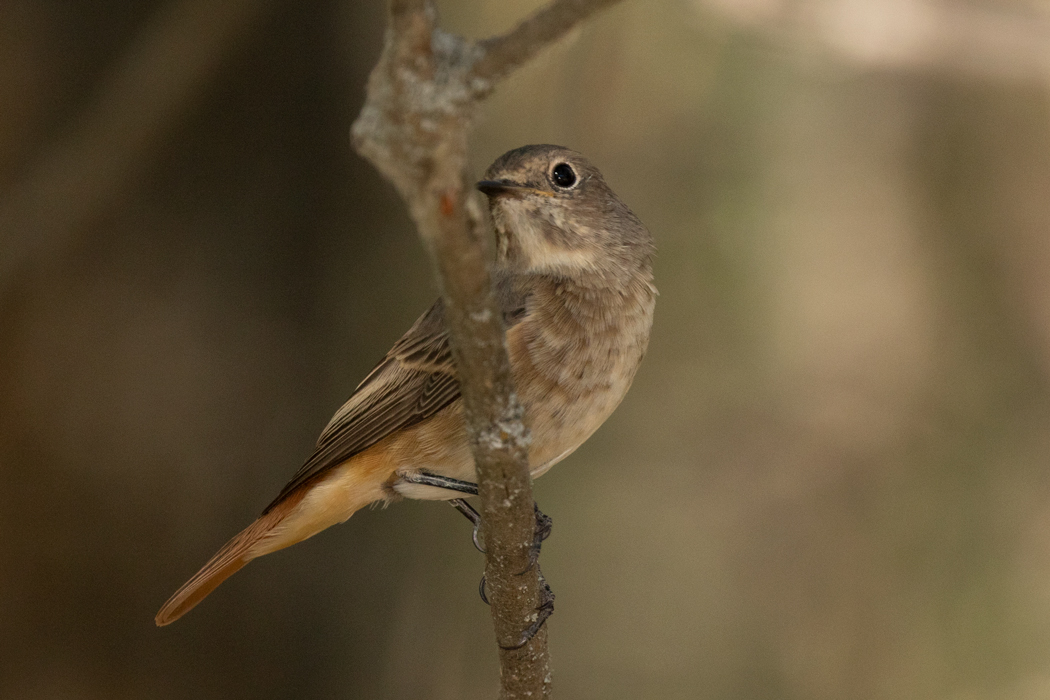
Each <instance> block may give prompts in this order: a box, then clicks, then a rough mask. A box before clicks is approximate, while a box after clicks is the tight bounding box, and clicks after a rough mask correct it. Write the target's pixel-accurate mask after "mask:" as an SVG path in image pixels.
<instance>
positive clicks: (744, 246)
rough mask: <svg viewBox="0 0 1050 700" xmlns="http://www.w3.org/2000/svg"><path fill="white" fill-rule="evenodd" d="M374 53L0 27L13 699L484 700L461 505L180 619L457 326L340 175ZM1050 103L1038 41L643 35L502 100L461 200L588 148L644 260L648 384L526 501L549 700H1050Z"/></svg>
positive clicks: (1043, 41) (162, 16)
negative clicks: (423, 331) (650, 313)
mask: <svg viewBox="0 0 1050 700" xmlns="http://www.w3.org/2000/svg"><path fill="white" fill-rule="evenodd" d="M438 4H439V8H440V10H441V14H442V17H443V21H444V24H445V27H446V28H448V29H450V30H452V31H456V32H460V33H463V34H466V35H469V36H475V37H483V36H488V35H491V34H493V33H497V32H501V31H505V30H506V29H508V28H509V27H510V26H512V25H513V23H514V22H516V21H517V20H518V19H519V18H521V17H522V16H524V15H525V13H527V12H529V11H531V10H532V9H534V8H536V7H537V6H538V5H539V3H538V2H536V1H534V0H530V1H525V0H520V1H519V0H515V1H509V0H503V1H501V2H484V1H482V0H444V1H442V2H439V3H438ZM383 31H384V7H383V5H382V4H381V3H380V2H379V1H378V0H376V1H372V2H350V1H349V0H302V1H300V2H286V1H283V0H225V1H224V2H215V1H214V0H163V1H161V0H150V1H148V2H139V3H127V2H113V1H111V0H98V1H96V2H92V3H77V2H57V1H53V0H47V1H44V2H41V1H39V0H4V2H2V3H0V532H2V535H0V601H2V602H0V631H2V632H0V697H3V698H12V699H18V700H36V699H41V700H43V699H51V698H78V699H80V698H106V699H113V698H160V699H163V698H293V697H294V698H334V697H342V698H438V699H453V698H491V697H494V696H495V692H496V687H497V672H498V669H497V665H496V654H495V649H494V647H493V634H492V628H491V620H490V618H489V611H488V609H487V608H486V607H485V606H484V605H483V604H482V603H481V602H480V601H479V600H478V596H477V593H476V586H477V582H478V578H479V577H480V575H481V572H482V567H483V561H482V556H481V555H480V554H478V553H477V552H475V551H474V548H473V547H472V546H471V544H470V528H469V525H468V524H467V523H466V522H465V521H464V520H463V519H462V518H461V517H460V516H458V515H457V514H456V513H455V512H453V511H452V509H451V508H449V507H448V506H447V505H444V504H442V503H420V502H402V503H398V504H395V505H393V506H391V507H390V508H388V509H385V510H369V511H365V512H361V513H359V514H357V515H355V516H354V517H353V518H352V519H351V520H350V521H349V522H348V523H347V524H346V525H343V526H340V527H337V528H333V529H331V530H329V531H326V532H324V533H323V534H321V535H319V536H317V537H315V538H313V539H311V540H309V541H307V542H305V543H303V544H300V545H298V546H296V547H294V548H292V549H289V550H286V551H284V552H281V553H279V554H276V555H274V556H271V557H266V558H264V559H261V560H259V561H257V562H255V563H253V564H252V565H251V566H249V567H248V568H247V569H246V570H245V571H243V572H242V573H240V574H238V575H237V576H235V577H234V578H232V579H231V580H230V581H228V582H227V583H226V584H225V585H223V586H222V587H221V588H219V589H218V590H217V591H216V593H215V594H213V595H212V596H211V597H210V598H209V599H208V600H207V601H205V602H204V604H202V605H201V606H200V607H199V608H198V609H196V610H194V611H193V613H192V614H190V615H189V616H187V617H186V618H185V619H183V620H180V621H179V622H178V623H177V624H175V625H173V626H171V627H167V628H164V629H157V628H156V627H154V624H153V615H154V614H155V612H156V610H157V609H158V607H159V606H160V604H161V603H163V602H164V600H165V599H166V598H167V597H168V596H169V595H170V594H171V593H172V592H173V591H174V590H175V589H176V588H177V587H178V586H179V585H180V584H181V583H182V582H183V581H184V580H185V579H186V578H188V577H189V576H190V575H191V574H192V573H193V572H194V571H196V569H197V567H199V566H200V565H201V564H202V563H203V562H204V561H205V560H206V559H207V558H208V557H209V556H211V554H212V553H213V552H214V551H215V550H216V549H217V548H218V547H219V546H220V545H221V544H222V543H223V542H225V541H226V539H227V538H228V537H229V536H231V535H232V534H234V533H235V532H237V531H238V530H240V529H241V528H242V527H243V526H245V525H246V524H247V523H248V522H250V521H251V520H252V519H253V518H254V517H255V516H256V515H257V514H258V513H259V511H260V510H261V509H262V508H263V507H264V506H265V505H266V504H267V503H268V502H269V501H270V499H271V498H272V497H273V495H274V494H276V492H277V491H278V490H279V489H280V487H281V486H282V485H283V484H284V483H285V481H286V480H287V479H288V478H289V477H290V476H291V475H292V473H294V472H295V470H296V469H297V468H298V467H299V465H300V464H301V462H302V460H303V459H304V458H305V457H306V456H307V455H308V454H309V452H310V450H311V447H312V445H313V442H314V440H315V439H316V437H317V435H318V433H319V432H320V430H321V429H322V428H323V426H324V425H325V423H326V422H327V420H328V418H329V416H330V415H331V414H332V412H334V410H335V409H336V408H337V407H338V406H339V405H340V404H341V403H342V401H343V400H344V399H345V398H346V396H347V395H348V394H349V392H350V390H351V389H352V388H353V387H354V385H356V383H357V382H358V381H359V380H360V379H361V378H362V377H363V376H364V374H365V373H366V372H367V371H368V370H369V369H370V368H371V366H372V365H373V363H374V362H375V361H376V360H377V359H378V358H379V357H380V356H381V355H382V354H383V353H384V352H385V351H386V350H387V349H388V348H389V347H390V345H391V344H392V343H393V341H394V340H396V339H397V337H398V336H399V335H400V334H401V332H403V331H404V330H405V329H406V328H407V327H408V326H409V324H410V323H411V322H412V321H413V320H414V319H415V318H416V316H417V315H418V314H420V313H421V312H422V311H423V310H424V309H425V308H426V307H427V305H428V304H429V303H430V302H431V301H432V299H433V298H434V296H435V287H434V283H433V282H432V280H431V277H430V274H429V269H428V263H427V261H426V260H425V258H424V257H423V254H422V252H421V247H420V245H419V243H418V242H417V240H416V237H415V233H414V231H413V229H412V226H411V225H410V222H409V221H408V218H407V216H406V213H405V211H404V209H403V207H402V206H401V204H400V203H399V201H398V200H397V198H396V196H395V194H394V192H393V190H392V188H391V187H390V186H388V185H387V184H386V183H384V182H382V181H381V180H380V179H378V177H377V176H376V174H375V173H374V172H373V171H372V170H371V169H370V167H368V166H367V165H366V164H365V163H364V162H362V161H361V160H360V159H359V158H357V157H356V156H355V155H353V153H352V151H351V148H350V145H349V135H348V132H349V127H350V123H351V122H352V120H353V119H354V117H355V116H356V114H357V110H358V109H359V107H360V104H361V101H362V97H363V89H364V82H365V80H366V77H367V75H368V72H369V70H370V69H371V67H372V65H373V63H374V61H375V59H376V57H377V55H378V51H379V48H380V45H381V41H382V36H383ZM1048 92H1050V9H1048V6H1047V5H1046V4H1045V3H1042V2H1037V1H1036V0H1031V1H1028V0H984V1H983V2H979V1H977V0H972V1H970V2H962V1H955V2H947V1H946V0H652V1H650V2H643V1H642V0H629V1H628V2H624V3H623V4H621V5H619V6H617V7H615V8H613V9H612V10H610V11H608V12H606V13H604V14H602V15H600V16H599V17H598V18H596V19H595V20H594V21H592V22H589V23H587V24H586V25H585V26H583V27H582V28H580V29H578V30H577V31H574V32H573V34H572V35H571V36H570V37H569V38H568V39H566V40H565V41H563V42H561V43H559V44H558V45H557V46H555V47H554V48H553V49H551V50H550V51H548V52H547V53H545V54H543V55H542V56H541V57H540V58H539V59H538V60H536V61H534V62H533V63H532V64H530V65H528V66H527V67H526V68H525V69H523V70H522V71H520V72H519V73H518V74H516V75H515V76H514V77H513V78H512V79H511V80H509V81H507V82H506V83H505V84H503V85H502V86H501V87H500V89H499V90H498V91H497V92H496V93H495V95H494V96H493V97H492V98H491V99H490V100H489V101H488V102H487V103H486V104H485V106H484V109H483V113H482V115H481V120H480V124H479V128H478V130H477V132H476V137H475V139H474V153H473V167H474V170H475V173H477V174H480V173H481V172H482V171H483V169H484V168H485V167H486V166H487V164H488V163H489V162H491V161H492V160H493V159H495V158H496V157H497V156H498V155H500V154H501V153H502V152H504V151H506V150H508V149H510V148H513V147H517V146H519V145H522V144H525V143H543V142H548V143H559V144H564V145H567V146H570V147H573V148H576V149H578V150H580V151H583V152H584V153H586V154H587V155H588V156H589V157H590V158H591V159H592V160H593V161H594V162H595V163H596V164H597V165H598V166H599V167H600V168H602V170H603V171H604V173H605V174H606V177H607V179H608V181H609V182H610V183H611V185H612V186H613V188H614V189H615V190H616V191H617V192H618V193H619V195H620V196H621V197H622V198H623V199H624V200H625V201H626V202H628V203H629V204H630V205H631V206H632V208H633V209H634V211H635V212H636V213H637V214H638V215H639V216H640V217H641V219H642V220H643V221H645V222H646V223H647V225H648V226H649V228H650V229H651V230H652V232H653V234H654V236H655V238H656V241H657V244H658V247H659V255H658V257H657V259H656V271H657V272H656V274H657V285H658V287H659V288H660V290H661V297H660V299H659V302H658V306H657V318H656V325H655V327H654V330H653V336H652V342H651V346H650V352H649V355H648V357H647V359H646V362H645V364H644V365H643V367H642V369H641V372H640V373H639V375H638V378H637V380H636V382H635V385H634V388H633V389H632V391H631V393H630V394H629V395H628V397H627V399H626V401H625V402H624V404H623V405H622V406H621V408H620V409H619V410H618V412H617V413H616V414H615V415H614V416H613V417H612V419H611V420H610V421H609V422H608V424H607V425H606V426H605V427H604V428H603V429H602V430H600V431H599V432H598V433H597V434H596V435H595V436H594V438H592V439H591V440H590V441H589V442H588V443H587V444H586V445H585V446H584V447H583V448H581V449H580V450H579V451H578V452H577V453H576V454H575V455H573V456H572V457H571V458H570V459H569V460H567V461H566V462H564V463H562V464H561V465H560V466H559V467H558V468H557V469H555V470H553V471H552V472H551V473H550V474H549V475H547V476H545V477H544V478H543V479H541V480H540V481H539V482H537V487H536V493H537V498H538V500H539V502H540V504H541V505H542V507H543V509H544V510H545V511H546V512H547V513H549V514H550V515H552V516H553V518H554V521H555V529H554V534H553V536H552V537H551V539H550V540H548V542H547V544H546V545H545V547H544V552H543V567H544V572H545V574H546V575H547V578H548V579H549V581H550V582H551V584H552V585H553V587H554V590H555V591H556V593H557V596H558V602H557V613H556V615H555V616H554V617H553V618H552V620H551V622H550V623H549V624H550V638H551V650H552V656H553V664H554V672H555V675H554V683H555V689H556V694H557V696H559V697H562V698H603V699H607V698H661V699H662V698H683V699H685V698H690V699H691V698H712V699H714V698H719V699H724V698H740V699H744V698H748V699H750V698H783V699H785V700H787V699H796V698H797V699H807V700H808V699H813V700H824V699H826V700H832V699H839V698H872V699H876V698H894V699H901V698H924V699H928V698H945V699H952V700H976V699H978V698H980V699H985V698H1010V699H1018V700H1027V699H1033V700H1034V699H1036V698H1046V697H1050V464H1048V460H1047V456H1048V454H1050V420H1048V418H1050V414H1048V409H1050V235H1048V233H1050V104H1048Z"/></svg>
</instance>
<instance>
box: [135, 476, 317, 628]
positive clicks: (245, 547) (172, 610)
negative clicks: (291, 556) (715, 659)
mask: <svg viewBox="0 0 1050 700" xmlns="http://www.w3.org/2000/svg"><path fill="white" fill-rule="evenodd" d="M301 500H302V494H291V497H290V498H287V499H285V500H284V501H282V502H281V503H280V504H278V505H277V506H276V507H275V508H273V509H272V510H270V511H269V512H268V513H266V514H265V515H263V516H262V517H260V518H259V519H258V520H256V521H255V522H254V523H252V524H251V525H249V526H248V527H246V528H245V529H244V530H242V531H241V533H240V534H238V535H237V536H236V537H234V538H233V539H232V540H230V541H229V542H227V543H226V544H225V545H223V547H222V549H220V550H219V551H218V552H217V553H216V554H215V556H214V557H212V558H211V559H210V560H208V563H207V564H205V565H204V566H203V567H201V570H200V571H198V572H197V573H196V574H194V576H193V578H191V579H190V580H189V581H187V582H186V583H184V584H183V585H182V588H180V589H179V590H177V591H175V594H174V595H172V596H171V598H169V599H168V602H167V603H165V604H164V605H163V607H161V609H160V612H158V613H157V617H156V618H154V621H155V622H156V623H157V626H158V627H163V626H164V625H170V624H171V623H172V622H175V620H178V619H179V618H180V617H182V616H183V615H185V614H186V613H188V612H189V611H190V610H192V609H193V608H194V607H195V606H196V605H197V603H199V602H201V601H202V600H204V598H205V597H207V595H208V594H209V593H211V592H212V591H214V590H215V589H216V588H217V587H218V586H219V584H220V583H222V582H223V581H225V580H226V579H228V578H229V577H230V576H233V575H234V574H235V573H237V572H238V571H240V570H241V568H242V567H243V566H244V565H245V564H247V563H248V562H250V561H251V560H252V559H254V558H255V557H256V556H259V555H260V554H262V553H263V552H257V553H253V552H252V551H251V550H252V548H253V546H254V545H255V544H257V543H258V542H259V541H260V540H261V539H262V538H264V537H266V535H267V534H269V533H270V532H271V531H272V530H273V529H274V528H275V527H276V526H277V525H279V524H280V523H281V521H282V520H284V518H285V517H286V516H287V515H288V514H289V512H290V511H291V510H292V509H294V507H295V506H296V505H298V503H299V501H301ZM289 544H291V543H289Z"/></svg>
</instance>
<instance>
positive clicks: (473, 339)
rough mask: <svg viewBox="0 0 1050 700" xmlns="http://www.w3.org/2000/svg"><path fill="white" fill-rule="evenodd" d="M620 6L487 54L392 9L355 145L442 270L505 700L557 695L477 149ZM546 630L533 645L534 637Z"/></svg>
mask: <svg viewBox="0 0 1050 700" xmlns="http://www.w3.org/2000/svg"><path fill="white" fill-rule="evenodd" d="M609 4H612V0H556V1H555V2H552V3H551V4H550V5H548V6H546V7H545V8H543V9H541V10H539V11H538V12H537V13H536V14H534V15H533V16H532V17H530V18H528V19H526V20H525V21H524V22H522V23H521V24H520V25H519V26H518V27H517V28H516V29H514V30H513V31H511V32H510V33H508V34H506V35H504V36H502V37H496V38H494V39H490V40H488V41H485V42H482V43H481V44H477V43H475V42H472V41H469V40H466V39H463V38H461V37H458V36H454V35H451V34H447V33H445V32H443V31H441V30H440V29H438V27H437V18H436V11H435V9H434V7H433V4H432V3H431V2H428V1H426V0H392V2H391V4H390V29H389V31H388V32H387V38H386V45H385V46H384V49H383V53H382V56H381V57H380V59H379V63H378V64H377V65H376V68H375V70H374V71H373V72H372V76H371V78H370V79H369V82H368V96H367V99H366V102H365V105H364V107H363V108H362V110H361V115H360V117H358V120H357V121H356V122H355V123H354V126H353V136H354V145H355V146H356V147H357V150H358V152H360V153H361V155H362V156H364V157H365V158H367V159H368V160H370V161H371V162H372V163H373V164H374V165H375V166H376V168H377V169H378V170H379V171H380V172H381V173H383V175H385V176H386V177H387V179H389V180H390V181H391V182H393V183H394V185H395V186H396V187H397V189H398V191H399V192H400V193H401V196H402V198H403V199H404V200H405V203H406V204H407V205H408V208H409V211H410V212H411V214H412V218H413V220H414V221H415V223H416V227H417V228H418V230H419V235H420V237H421V238H422V239H423V242H424V244H425V245H426V248H427V250H428V251H429V253H430V255H431V257H432V258H433V261H434V269H435V272H436V274H437V277H438V281H439V284H440V287H441V291H442V297H443V298H444V300H445V313H446V322H447V324H448V331H449V335H450V337H451V339H452V347H453V352H454V355H455V360H456V367H457V373H458V377H459V384H460V392H461V393H462V395H463V402H464V408H465V416H466V420H467V426H468V434H469V435H470V438H471V449H472V451H473V453H474V459H475V462H476V464H477V474H478V492H479V495H480V496H481V513H482V518H483V522H484V534H485V548H486V556H485V558H486V567H485V576H486V580H487V582H488V595H489V598H490V599H491V601H492V617H493V621H494V623H495V627H496V639H497V642H498V644H499V645H500V679H501V694H500V697H501V698H527V697H549V696H550V692H551V682H550V657H549V654H548V652H547V633H546V627H543V626H541V627H539V628H538V630H537V628H536V625H537V624H539V625H542V622H543V618H541V617H537V615H538V614H539V612H538V609H537V608H538V606H539V605H540V583H539V576H538V574H539V569H538V567H537V566H533V565H531V564H530V559H529V556H530V549H531V547H532V542H533V530H534V528H535V526H536V524H535V520H534V514H533V497H532V485H531V477H530V475H529V463H528V452H529V450H528V445H529V436H528V432H527V430H526V429H525V425H524V422H523V412H522V408H521V405H520V404H519V403H518V400H517V397H516V395H515V392H514V382H513V378H512V376H511V371H510V361H509V360H508V358H507V350H506V346H505V338H504V330H503V317H502V313H501V312H500V309H499V306H498V305H497V303H496V300H495V297H494V295H493V293H492V287H491V280H490V273H489V259H490V256H489V253H488V245H487V242H488V239H489V232H488V223H487V220H486V218H485V217H484V215H483V214H482V209H481V207H480V206H478V201H477V199H478V195H477V194H476V193H474V190H473V187H472V186H471V185H470V183H469V182H468V179H467V174H466V172H467V139H468V136H469V134H470V131H471V127H472V125H473V120H474V117H475V113H476V108H477V103H478V101H479V100H480V99H481V98H482V97H484V96H485V95H487V94H489V93H490V92H491V91H492V89H493V84H494V82H496V81H498V80H499V79H500V78H502V77H505V76H506V75H507V74H509V73H510V72H512V71H513V70H514V68H516V67H517V66H519V65H521V64H522V63H524V62H525V61H527V60H528V59H529V58H530V57H532V56H533V55H535V54H536V53H537V52H538V51H539V50H540V49H542V48H543V47H544V46H546V45H547V44H549V43H550V42H552V41H554V40H555V39H557V38H559V37H561V36H562V35H564V34H565V33H566V32H568V31H569V30H570V29H571V28H572V27H573V26H574V25H575V24H576V23H578V22H580V21H582V20H583V19H585V18H586V17H588V16H589V15H590V14H592V13H593V12H595V11H597V10H598V9H600V8H602V7H604V6H606V5H609ZM529 629H531V630H532V631H535V634H534V635H533V634H532V633H531V632H530V633H528V634H523V633H524V631H525V630H529Z"/></svg>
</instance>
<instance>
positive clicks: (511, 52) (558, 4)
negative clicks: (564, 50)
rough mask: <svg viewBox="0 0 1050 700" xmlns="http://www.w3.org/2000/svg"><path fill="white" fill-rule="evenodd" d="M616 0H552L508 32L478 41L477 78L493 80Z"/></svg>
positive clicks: (475, 68)
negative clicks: (480, 49)
mask: <svg viewBox="0 0 1050 700" xmlns="http://www.w3.org/2000/svg"><path fill="white" fill-rule="evenodd" d="M616 2H619V0H555V2H552V3H551V4H549V5H547V6H546V7H543V8H540V9H539V10H537V11H536V13H535V14H533V15H532V16H531V17H528V18H527V19H525V20H524V21H522V22H521V23H520V24H519V25H518V26H517V27H515V28H514V29H512V30H511V31H509V32H508V33H506V34H504V35H502V36H497V37H492V38H491V39H486V40H485V41H482V42H481V48H482V49H483V50H484V51H485V55H484V56H483V57H482V59H481V60H480V61H478V63H477V65H476V66H475V67H474V75H475V76H476V77H477V78H479V79H480V80H485V81H495V80H499V79H500V78H503V77H504V76H506V75H507V74H509V73H511V72H512V71H513V70H514V69H515V68H517V67H518V66H520V65H521V64H523V63H525V62H526V61H528V60H529V59H530V58H532V57H533V56H535V55H536V54H537V53H539V52H540V51H541V50H542V49H543V48H544V47H546V46H547V45H548V44H550V43H552V42H554V41H556V40H557V39H560V38H561V37H562V36H564V35H565V34H567V33H568V32H569V31H570V30H571V29H572V28H573V27H575V26H576V25H577V24H579V23H580V22H582V21H583V20H585V19H587V17H589V16H591V15H592V14H594V13H595V12H597V11H598V10H601V9H604V8H606V7H608V6H610V5H613V4H615V3H616Z"/></svg>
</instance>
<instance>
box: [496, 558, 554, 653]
mask: <svg viewBox="0 0 1050 700" xmlns="http://www.w3.org/2000/svg"><path fill="white" fill-rule="evenodd" d="M537 574H538V575H539V577H540V604H539V607H537V608H536V619H535V620H533V622H532V624H531V625H529V626H528V627H527V628H526V629H525V630H524V631H523V632H522V633H521V636H520V637H518V641H517V643H516V644H511V645H509V646H507V645H504V644H500V645H499V647H500V649H504V650H506V651H513V650H514V649H521V648H522V647H523V646H525V645H526V644H528V643H529V640H531V639H532V638H533V637H535V636H536V633H537V632H539V631H540V628H541V627H543V624H544V623H545V622H546V621H547V618H549V617H550V616H551V615H553V614H554V591H552V590H551V587H550V586H549V585H548V584H547V579H545V578H543V572H539V571H538V572H537ZM482 581H484V579H482Z"/></svg>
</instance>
